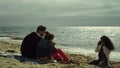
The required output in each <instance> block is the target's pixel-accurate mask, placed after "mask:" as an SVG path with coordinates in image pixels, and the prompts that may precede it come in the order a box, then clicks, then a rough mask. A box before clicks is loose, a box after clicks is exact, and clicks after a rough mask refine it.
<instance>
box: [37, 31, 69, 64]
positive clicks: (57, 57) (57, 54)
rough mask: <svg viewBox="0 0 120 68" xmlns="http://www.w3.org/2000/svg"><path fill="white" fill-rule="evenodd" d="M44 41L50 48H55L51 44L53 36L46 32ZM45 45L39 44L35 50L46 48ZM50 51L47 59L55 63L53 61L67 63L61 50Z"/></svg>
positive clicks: (53, 44)
mask: <svg viewBox="0 0 120 68" xmlns="http://www.w3.org/2000/svg"><path fill="white" fill-rule="evenodd" d="M45 39H46V40H48V41H49V43H50V44H49V45H50V46H52V47H55V43H54V42H53V39H54V35H53V34H51V33H49V32H46V35H45ZM43 40H44V39H43ZM44 42H45V41H44ZM45 43H47V42H45ZM46 45H47V44H45V45H40V44H39V45H38V49H37V50H39V48H40V46H46ZM51 50H53V49H51ZM51 50H49V53H48V54H49V58H51V59H52V60H53V61H54V62H57V61H55V60H59V61H66V62H67V61H68V57H67V56H66V55H65V54H64V52H63V51H62V50H61V49H59V48H58V49H57V51H56V52H52V51H51ZM38 55H39V52H38Z"/></svg>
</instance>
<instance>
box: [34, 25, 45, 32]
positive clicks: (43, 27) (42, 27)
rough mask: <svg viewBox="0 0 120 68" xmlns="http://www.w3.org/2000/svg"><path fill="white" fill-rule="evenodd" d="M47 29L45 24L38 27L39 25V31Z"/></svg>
mask: <svg viewBox="0 0 120 68" xmlns="http://www.w3.org/2000/svg"><path fill="white" fill-rule="evenodd" d="M45 30H46V27H45V26H43V25H39V26H38V27H37V30H36V31H37V32H38V31H45Z"/></svg>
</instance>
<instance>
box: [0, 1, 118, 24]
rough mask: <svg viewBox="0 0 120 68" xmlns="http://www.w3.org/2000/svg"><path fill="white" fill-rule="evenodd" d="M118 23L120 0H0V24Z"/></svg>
mask: <svg viewBox="0 0 120 68" xmlns="http://www.w3.org/2000/svg"><path fill="white" fill-rule="evenodd" d="M39 24H49V25H53V24H55V25H85V26H86V25H90V26H92V25H93V26H95V25H98V26H99V25H103V26H106V25H108V26H114V25H117V26H120V0H0V26H8V25H39Z"/></svg>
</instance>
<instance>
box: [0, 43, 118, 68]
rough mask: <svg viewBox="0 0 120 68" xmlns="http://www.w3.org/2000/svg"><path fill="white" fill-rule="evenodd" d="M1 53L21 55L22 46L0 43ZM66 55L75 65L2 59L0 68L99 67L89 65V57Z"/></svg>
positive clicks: (115, 66)
mask: <svg viewBox="0 0 120 68" xmlns="http://www.w3.org/2000/svg"><path fill="white" fill-rule="evenodd" d="M0 52H6V53H18V54H20V45H19V44H14V43H10V42H4V41H0ZM66 54H67V55H68V57H69V59H70V60H71V61H73V63H69V64H66V63H52V62H50V63H47V64H38V63H37V64H35V63H32V62H20V61H19V60H16V59H10V58H6V57H0V68H97V66H94V65H89V64H88V62H89V61H90V60H91V59H93V58H91V57H89V56H84V55H81V54H68V53H66ZM110 65H111V67H112V68H119V67H120V62H114V61H110Z"/></svg>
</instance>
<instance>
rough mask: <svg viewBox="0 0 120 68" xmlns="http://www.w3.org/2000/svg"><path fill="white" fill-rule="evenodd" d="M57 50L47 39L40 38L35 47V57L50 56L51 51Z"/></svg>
mask: <svg viewBox="0 0 120 68" xmlns="http://www.w3.org/2000/svg"><path fill="white" fill-rule="evenodd" d="M55 52H57V49H56V48H55V47H54V46H53V45H52V44H51V42H50V41H49V40H47V39H41V40H40V42H39V43H38V47H37V57H38V58H43V57H48V58H50V57H51V53H55Z"/></svg>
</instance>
